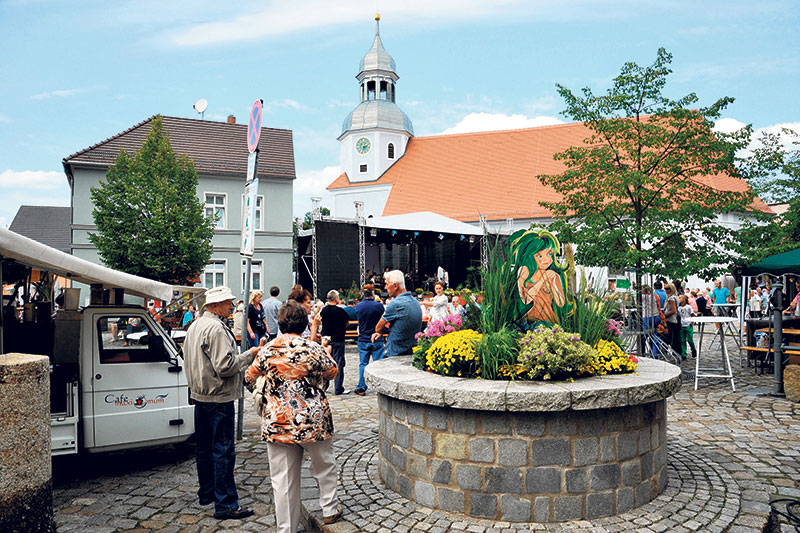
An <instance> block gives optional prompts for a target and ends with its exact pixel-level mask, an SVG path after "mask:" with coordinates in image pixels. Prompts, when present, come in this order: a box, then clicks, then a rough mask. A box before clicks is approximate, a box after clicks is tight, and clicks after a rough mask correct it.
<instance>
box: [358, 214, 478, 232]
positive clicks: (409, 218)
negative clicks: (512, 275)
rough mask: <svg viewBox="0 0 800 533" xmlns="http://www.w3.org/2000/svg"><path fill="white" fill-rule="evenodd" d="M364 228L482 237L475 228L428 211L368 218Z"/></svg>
mask: <svg viewBox="0 0 800 533" xmlns="http://www.w3.org/2000/svg"><path fill="white" fill-rule="evenodd" d="M366 226H367V227H368V228H380V229H399V230H406V231H436V232H439V233H450V234H454V235H477V236H482V235H483V231H481V228H479V227H477V226H473V225H471V224H467V223H466V222H461V221H458V220H454V219H452V218H448V217H446V216H444V215H440V214H438V213H432V212H430V211H420V212H417V213H406V214H404V215H391V216H386V217H373V218H368V219H367V220H366Z"/></svg>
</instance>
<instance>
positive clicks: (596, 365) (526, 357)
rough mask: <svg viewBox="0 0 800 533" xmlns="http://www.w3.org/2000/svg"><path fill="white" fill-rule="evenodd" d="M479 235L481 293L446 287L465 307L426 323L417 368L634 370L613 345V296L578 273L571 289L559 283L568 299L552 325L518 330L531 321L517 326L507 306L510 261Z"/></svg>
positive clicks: (501, 372)
mask: <svg viewBox="0 0 800 533" xmlns="http://www.w3.org/2000/svg"><path fill="white" fill-rule="evenodd" d="M485 238H486V239H487V240H488V248H489V254H488V269H487V270H485V271H484V272H482V274H483V287H484V291H482V292H478V291H474V292H473V291H472V290H470V289H469V288H459V289H457V290H455V291H453V290H451V289H448V290H447V291H445V292H446V294H448V295H458V296H459V297H460V299H461V302H462V305H463V306H464V311H463V313H462V314H461V315H460V316H459V315H451V316H448V317H445V318H444V319H443V320H435V321H431V322H430V324H429V325H428V328H427V329H426V330H425V331H424V332H422V333H419V334H417V336H416V339H417V346H416V347H415V348H414V350H413V365H414V366H415V367H416V368H419V369H421V370H428V371H431V372H436V373H438V374H442V375H445V376H469V377H477V378H480V379H490V380H491V379H522V380H570V381H571V380H573V379H574V378H579V377H588V376H594V375H604V374H615V373H617V374H619V373H627V372H633V371H634V370H635V369H636V365H637V364H638V361H637V360H636V358H635V357H633V356H631V355H629V354H627V353H625V351H624V350H623V349H622V348H621V347H620V346H621V337H622V334H623V323H622V321H620V320H618V318H619V316H620V301H619V298H618V294H616V293H613V294H610V293H608V292H606V291H604V290H600V289H598V288H597V287H592V286H590V283H588V282H587V280H586V277H585V275H584V274H583V273H581V276H580V281H579V283H578V286H577V287H572V286H571V285H570V286H568V287H566V286H565V291H566V290H569V292H570V294H571V298H572V300H570V301H571V302H572V303H571V304H570V305H569V306H555V307H554V310H555V311H556V316H555V317H553V321H554V322H555V324H554V325H552V326H551V327H549V325H547V323H545V324H546V325H542V326H539V327H537V328H536V329H533V330H530V331H527V332H525V331H524V330H525V328H526V327H531V326H530V325H529V324H524V323H523V321H522V320H521V318H520V316H518V313H517V312H516V307H515V304H514V299H515V298H518V297H519V296H518V293H519V289H518V287H517V283H518V280H517V271H518V268H517V265H516V264H515V263H514V261H513V260H512V258H511V256H509V251H508V248H507V246H506V244H505V243H504V242H501V241H500V240H499V239H495V240H494V241H492V239H490V238H489V237H488V236H486V237H485ZM568 250H571V249H569V248H568ZM567 255H568V256H569V254H568V253H567ZM418 292H419V291H418Z"/></svg>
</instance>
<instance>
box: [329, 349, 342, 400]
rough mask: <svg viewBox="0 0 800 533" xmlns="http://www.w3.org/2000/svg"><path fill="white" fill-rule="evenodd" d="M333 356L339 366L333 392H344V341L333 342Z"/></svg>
mask: <svg viewBox="0 0 800 533" xmlns="http://www.w3.org/2000/svg"><path fill="white" fill-rule="evenodd" d="M331 357H333V360H334V361H336V366H338V367H339V373H338V374H336V379H335V380H334V381H333V393H334V394H341V393H343V392H344V384H343V383H344V341H342V342H331Z"/></svg>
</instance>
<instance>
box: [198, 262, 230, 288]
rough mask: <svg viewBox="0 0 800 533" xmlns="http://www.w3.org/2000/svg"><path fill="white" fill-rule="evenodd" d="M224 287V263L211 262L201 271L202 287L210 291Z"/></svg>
mask: <svg viewBox="0 0 800 533" xmlns="http://www.w3.org/2000/svg"><path fill="white" fill-rule="evenodd" d="M220 285H225V261H211V262H210V263H209V264H207V265H206V268H205V269H203V287H205V288H207V289H210V288H212V287H219V286H220Z"/></svg>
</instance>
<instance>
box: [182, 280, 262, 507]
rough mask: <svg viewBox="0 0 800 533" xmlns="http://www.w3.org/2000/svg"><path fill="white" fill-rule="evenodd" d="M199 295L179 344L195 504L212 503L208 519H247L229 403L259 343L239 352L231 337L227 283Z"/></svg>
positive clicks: (237, 394) (236, 396)
mask: <svg viewBox="0 0 800 533" xmlns="http://www.w3.org/2000/svg"><path fill="white" fill-rule="evenodd" d="M205 297H206V303H205V308H204V311H203V313H202V314H201V315H200V316H199V317H198V318H197V319H196V320H195V321H194V322H192V325H191V326H189V330H188V331H187V332H186V339H185V340H184V343H183V354H184V359H185V365H186V381H187V382H188V384H189V390H190V391H191V398H192V399H193V400H194V401H195V406H194V429H195V438H196V440H197V479H198V481H199V484H200V488H199V489H198V491H197V495H198V496H199V498H200V505H208V504H210V503H213V504H214V518H217V519H219V520H226V519H241V518H247V517H248V516H251V515H252V514H253V511H252V510H251V509H247V508H242V507H239V495H238V493H237V492H236V483H235V481H234V479H233V467H234V465H235V463H236V446H235V442H234V432H233V431H234V430H233V426H234V406H233V402H234V401H235V400H238V399H239V398H240V397H241V395H242V377H241V375H242V372H243V371H244V370H245V369H247V367H248V366H249V365H250V363H252V362H253V357H255V355H256V354H257V353H258V350H259V349H260V348H259V347H253V348H250V349H249V350H247V351H245V352H244V353H239V349H238V347H237V345H236V338H235V337H234V335H233V332H232V331H231V329H230V328H229V327H228V325H227V324H226V323H225V319H226V318H227V317H228V316H229V315H230V313H231V310H232V308H233V294H232V293H231V290H230V289H229V288H228V287H214V288H213V289H208V290H207V291H206V293H205ZM262 344H263V343H262Z"/></svg>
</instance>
